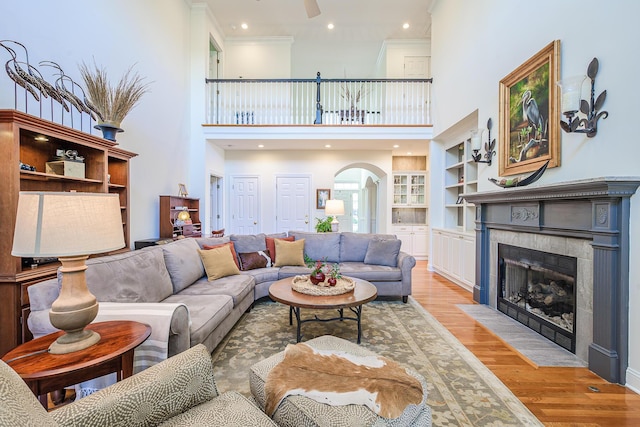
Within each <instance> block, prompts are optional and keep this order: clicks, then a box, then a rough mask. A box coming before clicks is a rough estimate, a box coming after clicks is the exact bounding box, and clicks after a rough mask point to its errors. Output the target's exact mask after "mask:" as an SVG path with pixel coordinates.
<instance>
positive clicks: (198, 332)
mask: <svg viewBox="0 0 640 427" xmlns="http://www.w3.org/2000/svg"><path fill="white" fill-rule="evenodd" d="M163 302H171V303H183V304H184V305H186V306H187V308H188V309H189V319H190V320H191V326H190V328H189V330H190V334H191V345H192V346H193V345H195V344H199V343H202V342H204V340H205V339H206V338H207V337H208V336H209V334H211V332H212V331H213V330H214V329H215V328H217V327H218V325H220V324H221V323H222V322H224V320H225V319H226V318H227V316H228V315H229V314H230V313H231V311H232V310H233V298H231V297H230V296H229V295H184V294H180V295H171V296H170V297H169V298H167V299H165V300H164V301H163Z"/></svg>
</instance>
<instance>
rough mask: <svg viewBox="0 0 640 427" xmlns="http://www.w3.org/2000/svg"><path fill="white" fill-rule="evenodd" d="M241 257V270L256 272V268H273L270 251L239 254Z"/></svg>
mask: <svg viewBox="0 0 640 427" xmlns="http://www.w3.org/2000/svg"><path fill="white" fill-rule="evenodd" d="M238 257H240V270H242V271H247V270H255V269H256V268H266V267H271V257H270V256H269V249H267V250H264V251H258V252H247V253H243V254H238Z"/></svg>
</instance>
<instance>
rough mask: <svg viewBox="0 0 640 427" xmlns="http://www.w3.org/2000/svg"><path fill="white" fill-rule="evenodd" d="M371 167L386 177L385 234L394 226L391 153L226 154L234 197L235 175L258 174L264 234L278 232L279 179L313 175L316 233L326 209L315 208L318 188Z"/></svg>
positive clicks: (383, 183) (382, 185)
mask: <svg viewBox="0 0 640 427" xmlns="http://www.w3.org/2000/svg"><path fill="white" fill-rule="evenodd" d="M365 163H366V164H370V165H373V166H375V167H378V168H380V169H381V170H382V171H384V173H385V174H386V176H384V177H383V176H381V177H380V190H379V191H380V199H381V203H380V205H381V206H383V207H385V208H383V209H381V212H379V214H378V218H379V220H380V228H381V230H380V232H385V230H386V229H387V227H389V226H390V224H388V222H390V218H389V214H390V212H386V206H387V205H388V202H387V201H388V200H391V199H390V191H392V189H391V187H392V186H391V185H387V180H388V179H390V178H389V177H390V176H391V173H392V171H391V152H388V151H368V152H353V151H311V150H308V151H287V152H286V153H285V152H282V151H227V152H226V154H225V181H226V182H227V188H226V189H225V191H226V192H227V194H230V189H229V188H228V185H229V183H230V182H231V179H230V178H231V176H234V175H254V176H258V178H259V181H260V189H261V195H260V200H261V205H260V215H261V216H262V217H261V218H259V223H260V224H262V229H261V232H263V233H273V232H275V228H276V223H275V213H276V185H275V184H276V177H277V176H279V175H280V176H282V175H301V174H306V175H310V176H311V197H310V200H309V203H310V205H311V218H312V223H311V224H310V226H311V228H310V229H311V230H312V231H313V225H314V224H315V222H314V219H315V217H321V218H322V217H324V216H325V215H324V210H317V209H315V194H316V193H315V190H316V189H317V188H333V182H334V176H335V174H336V173H337V172H339V171H340V170H342V169H344V168H345V167H347V166H350V165H353V166H354V167H362V165H363V164H365ZM225 212H226V213H225V215H226V221H225V224H226V226H227V228H228V227H229V218H230V212H229V206H227V208H226V210H225Z"/></svg>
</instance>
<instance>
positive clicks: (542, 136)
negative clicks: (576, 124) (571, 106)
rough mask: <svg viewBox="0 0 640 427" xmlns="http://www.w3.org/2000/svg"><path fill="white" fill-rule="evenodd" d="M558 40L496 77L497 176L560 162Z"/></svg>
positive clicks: (532, 169) (554, 164) (551, 165)
mask: <svg viewBox="0 0 640 427" xmlns="http://www.w3.org/2000/svg"><path fill="white" fill-rule="evenodd" d="M559 77H560V40H554V41H553V42H551V43H549V45H547V46H546V47H545V48H544V49H542V50H541V51H540V52H538V53H536V54H535V55H534V56H532V57H531V58H529V59H528V60H527V61H526V62H525V63H524V64H522V65H521V66H519V67H518V68H517V69H515V70H514V71H513V72H511V73H510V74H509V75H508V76H506V77H505V78H503V79H502V80H500V132H499V135H500V136H499V141H500V146H499V147H500V154H499V174H500V176H505V175H515V174H520V173H525V172H531V171H535V170H537V169H539V168H540V167H541V166H542V165H543V164H544V163H545V162H546V161H547V160H549V165H548V167H549V168H553V167H557V166H560V123H559V122H560V113H559V112H560V97H559V89H558V86H557V85H556V82H557V81H558V80H559Z"/></svg>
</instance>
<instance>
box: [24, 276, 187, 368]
mask: <svg viewBox="0 0 640 427" xmlns="http://www.w3.org/2000/svg"><path fill="white" fill-rule="evenodd" d="M45 283H46V282H42V284H45ZM40 285H41V284H40V283H38V284H37V285H33V286H40ZM33 286H30V287H29V289H31V288H32V287H33ZM50 287H51V284H46V285H44V286H40V289H39V290H38V294H41V292H40V291H42V294H43V295H45V294H46V295H48V294H49V293H48V291H47V289H48V288H50ZM31 295H32V294H31V293H29V298H31ZM55 298H57V294H56V296H55ZM55 298H53V299H51V298H49V299H51V303H52V302H53V301H54V300H55ZM42 300H43V301H44V298H42ZM51 303H49V304H48V305H47V304H39V305H38V306H37V307H38V308H37V309H34V306H32V307H31V312H30V313H29V317H28V318H27V325H28V326H29V330H30V331H31V333H32V334H33V336H34V337H35V338H38V337H41V336H43V335H47V334H50V333H53V332H57V331H58V329H56V328H55V327H53V325H52V324H51V321H50V320H49V309H50V308H51ZM115 304H117V303H107V302H102V303H100V305H99V308H98V310H99V311H98V317H97V318H96V320H95V321H96V322H99V321H106V320H134V321H137V322H142V323H151V322H150V321H149V318H148V317H146V318H145V316H148V315H153V313H151V314H149V313H148V311H149V310H148V309H147V308H148V307H152V306H159V305H162V304H164V303H144V302H139V303H135V302H132V303H122V304H126V307H127V308H128V310H126V312H123V313H122V314H118V313H114V310H110V312H109V313H106V311H107V310H105V309H106V308H107V307H109V306H112V305H115ZM175 305H176V304H166V306H167V307H175ZM168 313H169V314H170V315H171V318H170V319H168V320H169V324H168V336H167V337H166V341H167V342H168V344H167V354H166V357H171V356H173V355H175V354H178V353H181V352H183V351H185V350H188V349H189V347H190V346H191V338H190V337H191V333H190V324H189V322H190V319H189V311H188V310H187V307H186V306H184V305H180V306H179V307H175V308H174V309H173V311H172V312H168Z"/></svg>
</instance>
